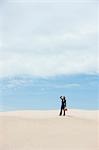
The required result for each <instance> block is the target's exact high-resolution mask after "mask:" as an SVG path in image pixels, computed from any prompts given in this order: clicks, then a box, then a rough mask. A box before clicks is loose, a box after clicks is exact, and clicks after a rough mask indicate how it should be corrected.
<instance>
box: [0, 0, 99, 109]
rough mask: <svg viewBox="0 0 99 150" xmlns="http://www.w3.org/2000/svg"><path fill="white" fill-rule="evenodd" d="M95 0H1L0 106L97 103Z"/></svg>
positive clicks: (98, 31) (93, 106) (97, 18)
mask: <svg viewBox="0 0 99 150" xmlns="http://www.w3.org/2000/svg"><path fill="white" fill-rule="evenodd" d="M98 7H99V2H98V0H79V1H78V0H53V1H52V0H46V1H45V0H0V97H1V98H0V110H12V109H58V108H59V107H60V100H59V97H60V95H65V96H66V97H67V101H68V107H70V108H82V109H97V108H99V101H98V100H99V96H98V87H99V86H98V78H99V50H98V49H99V45H98V44H99V36H98V35H99V28H98V26H99V8H98Z"/></svg>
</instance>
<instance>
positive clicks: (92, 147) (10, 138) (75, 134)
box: [0, 110, 99, 150]
mask: <svg viewBox="0 0 99 150" xmlns="http://www.w3.org/2000/svg"><path fill="white" fill-rule="evenodd" d="M58 114H59V110H48V111H36V110H31V111H30V110H24V111H11V112H0V150H98V148H99V143H98V140H99V128H98V123H99V122H98V121H99V111H98V110H97V111H85V110H68V112H67V114H66V116H59V115H58Z"/></svg>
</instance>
